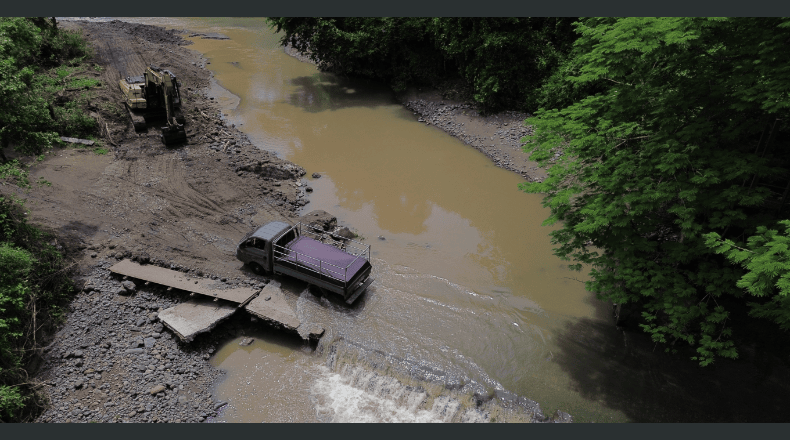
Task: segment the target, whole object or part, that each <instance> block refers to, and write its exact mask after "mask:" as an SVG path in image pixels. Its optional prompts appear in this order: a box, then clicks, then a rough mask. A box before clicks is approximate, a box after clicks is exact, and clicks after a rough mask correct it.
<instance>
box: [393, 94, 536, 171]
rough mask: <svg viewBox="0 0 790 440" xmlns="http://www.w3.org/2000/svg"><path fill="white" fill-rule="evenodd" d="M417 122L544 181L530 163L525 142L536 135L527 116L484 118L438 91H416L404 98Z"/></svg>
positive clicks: (499, 163)
mask: <svg viewBox="0 0 790 440" xmlns="http://www.w3.org/2000/svg"><path fill="white" fill-rule="evenodd" d="M402 104H403V105H404V106H405V107H406V108H408V109H409V110H411V111H412V112H413V113H414V115H415V116H417V117H418V119H417V121H418V122H422V123H425V124H426V125H432V126H434V127H436V128H438V129H440V130H443V131H445V132H446V133H447V134H449V135H451V136H453V137H456V138H458V139H459V140H461V141H462V142H463V143H464V144H466V145H469V146H471V147H472V148H474V149H476V150H478V151H480V152H481V153H483V154H485V155H486V157H488V158H489V159H491V161H492V162H494V163H495V164H496V166H498V167H500V168H504V169H506V170H509V171H513V172H514V173H517V174H520V175H521V176H522V177H524V178H525V179H527V180H528V181H533V182H534V181H542V180H543V178H545V175H546V174H545V172H544V171H543V170H542V169H540V168H539V167H538V165H537V163H535V162H533V161H530V160H529V154H527V153H525V152H524V151H523V150H522V147H523V145H524V143H523V142H521V139H522V138H524V136H530V135H532V134H533V129H532V126H531V125H528V124H526V123H525V121H526V120H527V118H529V117H530V115H529V114H527V113H519V112H514V111H507V112H502V113H499V114H496V115H489V116H483V115H481V114H480V113H479V112H477V110H476V109H475V107H474V106H473V105H472V104H469V103H463V102H457V101H450V100H445V99H442V97H441V96H440V95H439V94H438V93H437V92H435V91H427V92H421V91H415V90H412V91H410V92H409V93H407V94H406V95H405V96H404V97H402Z"/></svg>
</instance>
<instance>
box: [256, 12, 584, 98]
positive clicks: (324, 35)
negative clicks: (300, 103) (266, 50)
mask: <svg viewBox="0 0 790 440" xmlns="http://www.w3.org/2000/svg"><path fill="white" fill-rule="evenodd" d="M269 21H270V23H271V25H272V26H273V27H276V29H277V31H284V36H283V38H282V42H283V44H286V43H290V44H291V45H293V46H294V47H295V48H296V49H298V50H300V51H301V52H304V53H307V54H309V55H310V57H311V58H312V60H313V61H315V62H317V63H318V66H319V67H320V68H321V69H323V70H326V71H330V72H335V73H339V74H344V75H356V76H361V77H366V78H373V79H377V80H382V81H384V82H386V83H388V84H390V85H391V86H392V88H393V89H394V90H396V91H402V90H404V89H405V88H406V87H407V86H409V85H413V84H416V85H419V84H429V85H437V84H440V83H442V82H445V81H452V80H458V79H460V80H462V81H463V83H464V84H465V85H466V86H467V87H468V88H469V89H470V90H471V92H472V94H473V97H474V100H475V101H477V102H478V103H480V104H481V105H482V106H483V107H484V108H485V109H487V110H495V109H502V108H518V109H525V110H530V111H531V110H533V109H534V108H536V107H537V105H539V104H540V105H554V101H553V100H554V99H555V96H554V94H551V93H548V94H547V93H543V92H541V91H540V87H539V86H540V85H541V84H542V83H543V82H545V81H547V80H548V78H549V77H551V75H552V74H553V73H554V72H555V71H556V70H557V68H558V67H559V66H560V65H561V64H562V63H563V62H564V61H565V59H566V58H567V55H568V53H569V52H570V49H571V47H572V44H573V41H574V39H575V38H576V35H575V34H574V33H573V31H572V23H573V21H574V20H573V19H571V18H402V17H401V18H387V17H384V18H272V19H269ZM545 90H548V89H544V90H543V91H544V92H545Z"/></svg>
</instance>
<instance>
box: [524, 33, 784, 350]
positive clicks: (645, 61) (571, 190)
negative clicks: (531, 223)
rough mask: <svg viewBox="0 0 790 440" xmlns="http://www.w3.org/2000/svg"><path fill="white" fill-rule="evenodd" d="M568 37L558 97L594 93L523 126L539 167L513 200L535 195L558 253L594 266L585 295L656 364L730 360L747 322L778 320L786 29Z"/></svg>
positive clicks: (781, 321) (780, 305)
mask: <svg viewBox="0 0 790 440" xmlns="http://www.w3.org/2000/svg"><path fill="white" fill-rule="evenodd" d="M577 31H578V32H579V35H580V36H579V39H578V40H577V41H576V43H575V44H576V46H575V48H574V55H573V59H571V60H569V61H568V63H566V64H565V65H564V68H565V69H566V71H567V73H568V76H567V77H566V79H565V84H566V86H565V87H566V88H568V89H573V90H583V89H585V88H588V87H591V86H592V87H593V88H597V90H596V91H595V93H591V94H589V96H586V97H585V98H583V99H580V100H578V101H577V102H575V103H573V104H572V105H570V106H567V107H565V108H562V109H559V110H557V109H554V110H542V111H540V112H538V118H536V119H531V120H530V123H532V124H534V125H535V127H536V135H535V136H534V138H532V139H531V140H530V142H531V143H530V144H529V145H528V147H527V149H528V150H533V158H536V159H539V161H540V162H541V163H542V164H543V165H551V168H550V169H549V176H548V178H547V179H546V180H545V181H543V182H542V183H527V184H523V185H522V187H523V189H525V190H526V191H528V192H535V193H544V194H546V197H545V199H544V204H545V206H547V207H549V208H550V209H551V217H550V218H549V219H548V220H547V223H553V222H556V221H562V226H561V228H560V229H559V230H557V231H556V232H553V233H552V240H553V242H554V243H555V244H556V245H557V248H556V253H557V254H558V255H559V256H560V257H562V258H565V259H572V260H575V261H577V262H579V263H583V264H587V265H589V266H590V267H591V278H592V281H590V282H588V283H587V287H588V288H589V289H590V290H591V291H593V292H595V293H597V294H598V296H599V297H600V298H603V299H607V300H611V301H613V302H615V303H620V304H632V305H636V306H637V307H640V308H641V310H642V317H643V321H642V324H641V326H642V328H643V329H644V330H645V331H647V332H648V333H650V334H651V335H652V338H653V339H654V340H655V341H656V342H661V343H667V344H670V347H668V348H667V350H673V349H674V347H672V346H674V345H675V344H676V343H685V344H688V345H691V346H693V347H694V348H695V350H696V354H695V355H694V357H693V359H695V360H697V361H699V362H700V364H702V365H707V364H709V363H711V362H713V360H714V359H715V358H716V357H729V358H735V357H737V350H736V347H735V344H734V340H733V338H737V337H738V335H737V334H735V333H734V331H735V332H737V329H738V322H735V323H733V322H734V321H737V319H736V316H740V315H742V314H743V313H742V312H743V311H744V310H746V309H750V310H751V314H752V316H756V317H764V318H769V319H772V320H774V321H775V322H777V323H779V324H780V325H782V326H784V327H785V328H786V327H787V323H788V319H790V308H788V306H789V305H790V304H788V300H787V287H788V284H787V269H789V268H790V265H788V264H787V262H786V261H787V256H788V253H787V236H786V234H785V235H779V234H778V233H776V231H773V230H772V228H775V227H774V225H776V224H777V222H778V221H780V220H782V219H783V218H787V216H788V214H790V213H788V209H787V202H788V198H787V193H788V192H787V188H788V186H787V185H788V183H789V182H790V181H789V180H788V174H789V172H790V162H789V160H790V154H788V153H790V152H788V150H787V148H785V147H784V145H785V144H786V142H787V141H788V139H789V138H788V128H790V127H788V122H789V121H790V119H789V118H788V116H790V115H788V109H789V108H790V52H789V51H788V50H787V47H788V43H790V21H788V20H784V19H751V18H733V19H704V18H666V19H651V18H626V19H616V18H606V19H585V20H582V21H580V23H579V24H578V26H577ZM602 84H607V85H606V86H605V87H604V86H602ZM560 152H561V154H560V155H559V156H558V155H557V153H560ZM786 225H787V224H785V226H786ZM747 237H752V238H749V239H748V240H747ZM720 238H723V239H724V241H720V240H718V239H720ZM736 246H737V247H736ZM738 248H741V249H740V250H739V249H738ZM722 253H723V254H725V255H726V257H725V256H723V255H720V254H722ZM580 266H581V265H580V264H579V265H577V266H576V267H577V268H579V267H580ZM777 286H778V290H777Z"/></svg>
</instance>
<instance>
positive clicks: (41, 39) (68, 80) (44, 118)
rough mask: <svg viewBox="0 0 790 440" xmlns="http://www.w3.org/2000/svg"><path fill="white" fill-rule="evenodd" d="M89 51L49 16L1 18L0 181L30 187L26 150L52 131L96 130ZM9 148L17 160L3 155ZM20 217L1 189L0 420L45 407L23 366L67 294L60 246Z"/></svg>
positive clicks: (39, 149) (55, 136)
mask: <svg viewBox="0 0 790 440" xmlns="http://www.w3.org/2000/svg"><path fill="white" fill-rule="evenodd" d="M89 56H90V51H89V50H88V48H87V46H86V44H85V41H84V40H83V39H82V37H81V36H80V35H79V34H78V33H75V32H69V31H65V30H61V29H58V27H57V23H56V21H55V19H54V18H53V19H51V20H50V19H44V18H33V19H28V18H20V17H15V18H7V17H6V18H0V184H2V185H17V186H20V187H22V188H30V186H31V183H30V181H29V178H28V172H27V169H26V166H25V164H24V159H25V158H31V157H33V156H38V159H43V154H44V153H46V152H47V151H48V150H49V149H51V147H52V146H54V145H57V144H59V143H60V136H83V137H85V136H93V135H95V134H97V128H98V127H97V124H96V120H95V119H93V118H91V117H89V116H88V115H87V112H86V110H85V107H86V103H87V101H88V99H89V94H90V89H91V88H92V87H94V86H95V85H97V81H96V80H95V79H93V78H91V77H90V75H86V72H90V70H91V69H95V67H93V66H90V65H88V64H87V63H85V60H86V59H87V58H88V57H89ZM96 148H97V150H96V152H97V153H102V152H106V151H103V150H101V147H100V146H99V147H96ZM11 149H12V150H13V152H14V153H16V154H17V155H19V156H20V157H21V158H22V159H23V160H21V161H20V160H19V159H16V158H15V159H13V160H9V158H8V157H7V156H6V154H5V153H6V151H7V150H11ZM36 183H37V184H38V185H46V184H48V182H46V181H43V180H41V181H39V182H36ZM25 215H26V212H25V207H24V204H23V203H22V201H21V200H19V199H17V198H15V197H13V196H4V197H0V420H2V421H24V420H27V419H29V418H30V417H31V416H32V415H33V414H34V413H35V412H36V411H37V408H39V407H41V406H43V405H44V400H45V398H44V397H43V395H42V394H41V393H40V392H39V391H40V387H41V386H40V384H37V383H36V382H35V381H34V380H32V379H31V377H30V375H29V374H28V372H27V371H28V369H30V368H32V367H31V365H34V364H35V363H36V362H37V359H38V356H39V355H40V353H41V350H42V346H41V343H42V342H43V341H42V339H44V338H43V336H44V335H47V334H50V333H51V331H52V330H53V329H54V328H55V327H56V326H57V324H58V323H59V321H60V318H61V317H62V315H63V307H64V306H65V305H67V302H68V300H69V298H71V296H72V295H73V293H74V292H75V289H74V286H73V282H72V281H71V269H72V267H73V265H70V264H68V263H67V258H66V257H65V256H64V251H65V248H64V246H62V245H61V244H59V243H58V240H57V238H56V237H55V236H53V235H52V234H50V233H47V232H45V231H42V230H41V229H39V228H37V227H35V226H33V225H31V224H29V223H28V222H27V221H26V219H25Z"/></svg>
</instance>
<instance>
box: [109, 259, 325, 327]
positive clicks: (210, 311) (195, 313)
mask: <svg viewBox="0 0 790 440" xmlns="http://www.w3.org/2000/svg"><path fill="white" fill-rule="evenodd" d="M110 271H111V272H113V273H116V274H119V275H123V276H126V277H130V278H136V279H139V280H145V281H147V282H150V283H156V284H159V285H162V286H167V287H170V288H173V289H179V290H183V291H186V292H189V293H191V294H193V295H192V296H194V294H197V295H199V296H198V297H194V298H191V299H190V300H188V301H186V302H184V303H181V304H179V305H177V306H174V307H170V308H168V309H165V310H162V311H161V312H160V313H159V315H158V316H159V319H160V320H161V321H162V323H163V324H164V325H165V326H167V328H169V329H170V330H171V331H172V332H173V333H175V334H176V336H178V337H179V338H180V339H181V340H183V341H185V342H190V341H192V340H193V339H194V338H195V336H197V335H199V334H200V333H205V332H208V331H210V330H212V329H213V328H214V327H216V326H217V325H218V324H219V323H220V322H222V321H224V320H225V319H227V318H229V317H230V316H231V315H233V314H234V313H236V311H238V310H240V309H244V310H245V311H246V312H247V313H249V314H251V315H253V316H255V317H257V318H259V319H261V320H263V321H264V322H266V323H268V324H270V325H272V326H274V327H279V328H283V329H286V330H289V331H295V332H297V333H299V335H300V336H301V337H302V338H303V339H307V340H316V339H318V338H320V337H321V335H323V334H324V328H323V326H322V325H321V324H315V323H303V322H301V321H300V320H299V318H298V317H297V316H296V312H295V311H294V310H293V308H292V307H291V306H290V305H289V304H288V302H287V301H286V298H285V293H284V292H283V291H282V289H281V288H280V284H279V283H277V282H276V281H272V282H270V283H269V284H267V285H266V287H265V288H264V289H263V290H260V289H253V288H249V287H237V288H228V286H227V285H226V284H225V283H221V282H217V281H213V280H207V279H204V278H192V277H189V276H187V275H185V274H184V273H182V272H179V271H175V270H170V269H165V268H161V267H157V266H152V265H141V264H138V263H135V262H133V261H130V260H123V261H120V262H119V263H117V264H115V265H114V266H112V267H110Z"/></svg>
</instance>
